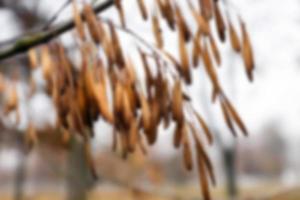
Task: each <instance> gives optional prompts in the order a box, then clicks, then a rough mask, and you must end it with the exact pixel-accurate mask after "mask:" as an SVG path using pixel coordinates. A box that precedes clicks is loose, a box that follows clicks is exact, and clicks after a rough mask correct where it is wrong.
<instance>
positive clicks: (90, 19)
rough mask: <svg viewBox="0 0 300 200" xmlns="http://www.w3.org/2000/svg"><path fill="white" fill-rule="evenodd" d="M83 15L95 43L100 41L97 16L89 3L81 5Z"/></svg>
mask: <svg viewBox="0 0 300 200" xmlns="http://www.w3.org/2000/svg"><path fill="white" fill-rule="evenodd" d="M83 15H84V17H85V19H86V22H87V26H88V29H89V32H90V35H91V37H92V39H93V40H94V42H95V43H97V44H99V43H101V41H102V35H101V31H100V29H99V25H98V21H97V17H96V15H95V12H94V11H93V8H92V7H91V6H90V5H89V4H85V5H84V6H83Z"/></svg>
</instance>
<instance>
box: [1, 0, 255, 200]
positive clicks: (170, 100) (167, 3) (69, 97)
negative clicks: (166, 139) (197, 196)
mask: <svg viewBox="0 0 300 200" xmlns="http://www.w3.org/2000/svg"><path fill="white" fill-rule="evenodd" d="M114 2H115V8H116V10H117V11H118V15H119V18H120V26H119V25H116V24H114V23H113V22H112V21H110V20H103V19H101V18H99V17H98V16H97V15H96V13H95V12H94V11H93V9H92V7H91V5H89V4H86V3H84V4H83V5H82V11H81V10H80V9H79V6H78V5H77V4H76V3H75V1H74V2H73V4H72V6H73V16H74V22H75V25H76V28H75V31H74V35H75V40H76V49H78V50H79V51H80V58H81V62H80V63H79V64H78V63H77V64H74V62H72V59H71V58H70V56H69V55H68V53H67V51H66V49H65V47H64V46H63V44H62V43H60V42H59V41H58V40H57V41H54V42H52V43H50V44H48V45H44V46H41V47H38V48H36V49H32V50H30V52H29V59H30V64H31V67H32V69H36V68H39V67H40V68H41V70H42V73H43V76H44V79H45V80H46V83H47V84H46V85H47V93H48V94H49V95H50V96H51V98H52V101H53V103H54V105H55V107H56V111H57V124H56V126H57V128H59V130H61V132H62V133H61V135H62V140H64V141H66V142H67V141H68V140H69V138H70V137H71V135H72V134H79V135H81V136H82V138H83V139H84V141H85V142H86V154H87V162H88V163H89V165H90V167H91V170H92V171H93V172H94V173H95V170H94V169H95V168H94V166H93V161H92V156H91V154H90V145H89V141H90V139H91V138H92V137H93V131H92V127H93V123H94V122H95V121H96V120H97V119H98V118H99V117H100V119H102V120H104V121H106V122H107V123H109V124H111V126H112V127H113V133H112V138H113V144H112V146H113V150H114V151H119V152H122V155H123V157H124V158H126V157H127V156H128V154H130V153H133V152H135V151H136V150H137V149H139V150H142V152H144V153H145V154H146V153H147V147H148V146H149V145H153V144H154V143H155V142H156V141H157V138H158V135H159V132H158V127H159V125H160V124H163V126H164V127H165V128H168V127H169V126H170V124H171V123H174V124H175V130H174V135H173V141H172V142H173V144H174V148H178V149H180V150H181V151H182V155H183V163H184V166H185V168H186V169H187V170H192V169H194V168H195V169H196V170H197V171H198V172H199V180H200V183H201V189H202V193H203V196H204V199H206V200H208V199H210V192H209V187H210V185H211V184H215V176H214V172H213V167H212V164H211V161H210V159H209V157H208V155H207V152H206V149H205V143H209V144H211V143H213V136H212V133H211V132H210V130H209V128H208V125H207V124H206V122H205V120H204V118H203V116H201V114H200V113H198V112H197V111H196V110H195V109H194V108H193V106H192V105H191V98H190V97H189V94H188V93H186V92H185V91H184V88H185V86H186V85H189V84H192V76H191V73H192V70H193V68H197V67H203V68H204V71H205V72H206V74H207V76H208V77H209V79H210V82H211V85H212V88H213V90H212V99H213V101H218V102H219V103H220V107H221V110H222V112H223V116H224V120H225V122H226V124H227V126H228V128H229V129H230V131H231V132H232V134H233V135H235V136H236V135H237V134H238V131H237V130H236V129H237V128H238V129H239V131H241V132H242V133H243V134H244V135H247V134H248V132H247V129H246V127H245V125H244V123H243V121H242V120H241V118H240V116H239V115H238V113H237V111H236V110H235V108H234V107H233V105H232V104H231V103H230V101H229V100H228V98H227V97H226V95H225V94H224V92H223V90H222V85H221V84H220V82H219V79H218V75H217V68H216V66H217V65H221V63H222V57H221V54H220V51H219V47H218V44H219V43H222V42H225V41H227V40H228V42H230V44H231V46H232V49H233V50H234V51H235V52H236V53H238V54H240V55H241V57H242V59H243V60H244V64H245V71H246V74H247V76H248V78H249V80H251V81H252V79H253V70H254V61H253V53H252V49H251V43H250V39H249V36H248V33H247V30H246V26H245V24H244V22H243V21H242V20H241V19H240V24H239V26H238V27H234V25H233V24H232V22H231V20H230V18H229V17H228V15H225V14H224V13H223V10H222V9H221V6H220V5H221V4H222V1H221V0H220V1H218V0H197V1H193V2H192V1H190V0H187V1H185V4H186V5H187V7H188V9H189V10H188V12H185V13H183V10H182V9H181V7H180V6H179V5H178V2H179V1H178V2H177V1H174V0H155V1H154V3H155V8H156V10H155V12H153V8H149V7H147V4H146V0H136V1H131V2H130V3H132V2H135V3H136V4H137V8H138V9H139V11H138V12H139V13H140V16H141V19H142V20H145V21H151V23H150V24H151V26H152V27H150V30H152V31H153V38H154V39H155V44H150V43H148V42H147V41H145V40H144V39H143V38H142V37H140V36H139V35H138V34H137V33H136V32H135V31H134V30H130V29H128V28H127V24H126V12H125V10H124V8H123V4H125V3H129V2H128V1H125V0H123V1H122V0H115V1H114ZM195 2H197V3H196V4H195ZM151 9H152V12H151ZM81 13H82V15H81ZM186 13H188V14H189V15H191V16H192V17H193V20H194V23H195V24H196V25H197V31H196V32H193V31H192V30H191V28H190V27H189V24H188V23H187V21H186V19H185V15H186ZM226 16H227V17H226ZM162 23H166V24H167V26H168V27H169V29H170V30H171V31H174V32H175V33H176V34H177V35H178V40H177V42H178V55H179V56H178V57H176V56H174V55H172V54H171V53H170V52H168V51H167V50H166V49H165V48H164V46H165V44H164V42H165V39H164V35H163V32H162V28H161V25H162ZM212 26H215V30H216V31H217V34H214V35H213V34H212ZM237 28H238V29H240V31H239V32H240V33H241V36H239V34H238V33H237V31H236V29H237ZM119 32H125V33H127V34H129V35H130V36H131V37H133V38H134V39H136V41H138V42H139V43H140V45H138V49H137V50H138V52H139V57H140V60H141V62H140V63H141V65H140V66H136V64H135V63H136V62H133V60H132V59H131V58H130V57H129V56H128V52H125V49H124V47H122V45H121V40H122V39H121V38H120V37H119ZM217 41H220V42H219V43H218V42H217ZM190 46H191V47H192V49H191V51H190V50H189V48H188V47H190ZM99 52H101V53H99ZM200 61H201V63H202V65H200ZM153 63H154V64H153ZM153 66H154V67H153ZM137 68H142V69H143V71H144V74H145V79H143V81H141V80H139V79H138V75H137V72H136V69H137ZM142 85H145V88H146V89H143V87H142ZM17 101H18V100H17V95H16V92H15V90H12V92H11V93H10V94H9V97H8V99H7V105H6V106H5V108H6V110H7V111H11V110H13V109H16V106H17ZM187 115H189V116H187ZM28 138H29V140H30V138H32V140H35V141H36V136H35V134H34V127H32V126H30V127H29V130H28ZM203 138H204V139H203ZM192 149H195V151H193V150H192ZM192 152H195V155H193V153H192ZM194 157H195V159H194ZM95 175H96V174H95Z"/></svg>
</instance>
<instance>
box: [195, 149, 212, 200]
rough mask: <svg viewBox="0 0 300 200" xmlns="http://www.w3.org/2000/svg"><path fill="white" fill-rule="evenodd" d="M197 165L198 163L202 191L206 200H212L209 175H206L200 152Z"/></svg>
mask: <svg viewBox="0 0 300 200" xmlns="http://www.w3.org/2000/svg"><path fill="white" fill-rule="evenodd" d="M197 163H198V174H199V180H200V184H201V191H202V195H203V198H204V200H210V199H211V197H210V192H209V184H208V180H207V175H206V173H205V166H204V162H203V160H202V158H201V153H200V152H199V150H197Z"/></svg>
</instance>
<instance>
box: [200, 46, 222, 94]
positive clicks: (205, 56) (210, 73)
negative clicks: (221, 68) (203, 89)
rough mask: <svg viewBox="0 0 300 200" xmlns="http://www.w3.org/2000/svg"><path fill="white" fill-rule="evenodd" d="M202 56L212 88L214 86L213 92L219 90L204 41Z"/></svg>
mask: <svg viewBox="0 0 300 200" xmlns="http://www.w3.org/2000/svg"><path fill="white" fill-rule="evenodd" d="M202 57H203V62H204V67H205V70H206V72H207V74H208V76H209V78H210V80H211V82H212V85H213V88H214V90H215V92H219V91H220V90H221V89H220V85H219V81H218V76H217V72H216V70H215V68H214V66H213V63H212V60H211V57H210V55H209V52H208V49H207V45H206V43H204V49H203V54H202Z"/></svg>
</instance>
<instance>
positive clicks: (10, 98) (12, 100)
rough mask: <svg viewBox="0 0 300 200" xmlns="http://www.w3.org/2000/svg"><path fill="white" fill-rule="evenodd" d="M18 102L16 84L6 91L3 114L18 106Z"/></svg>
mask: <svg viewBox="0 0 300 200" xmlns="http://www.w3.org/2000/svg"><path fill="white" fill-rule="evenodd" d="M18 103H19V98H18V92H17V86H16V85H14V86H13V87H12V88H10V89H9V91H8V95H7V98H6V102H5V106H4V114H5V115H7V114H8V113H10V112H11V111H13V110H16V109H17V107H18Z"/></svg>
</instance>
